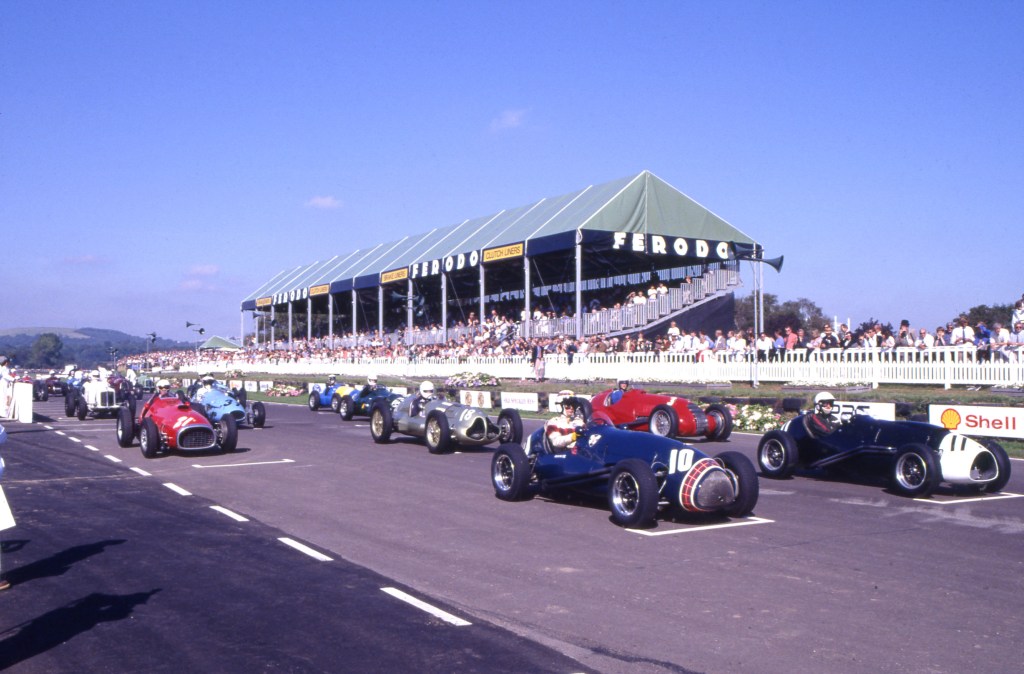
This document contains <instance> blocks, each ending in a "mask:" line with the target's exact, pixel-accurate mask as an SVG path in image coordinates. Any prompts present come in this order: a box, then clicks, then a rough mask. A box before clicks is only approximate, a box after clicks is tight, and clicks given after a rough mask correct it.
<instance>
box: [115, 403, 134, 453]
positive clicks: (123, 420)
mask: <svg viewBox="0 0 1024 674" xmlns="http://www.w3.org/2000/svg"><path fill="white" fill-rule="evenodd" d="M134 441H135V415H133V414H132V411H131V410H130V409H128V407H127V406H126V405H122V406H121V407H120V408H119V409H118V410H117V444H118V446H119V447H131V446H132V443H133V442H134Z"/></svg>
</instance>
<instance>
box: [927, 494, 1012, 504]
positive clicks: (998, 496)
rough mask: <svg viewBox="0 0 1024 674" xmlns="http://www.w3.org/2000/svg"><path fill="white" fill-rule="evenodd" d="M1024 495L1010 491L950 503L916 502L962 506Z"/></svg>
mask: <svg viewBox="0 0 1024 674" xmlns="http://www.w3.org/2000/svg"><path fill="white" fill-rule="evenodd" d="M1022 496H1024V494H1014V493H1012V492H1008V491H1001V492H999V493H998V494H991V495H989V496H975V497H974V498H950V499H949V500H948V501H939V500H936V499H934V498H915V499H914V500H915V501H918V502H919V503H929V504H931V505H960V504H961V503H981V502H982V501H1001V500H1003V499H1008V498H1020V497H1022Z"/></svg>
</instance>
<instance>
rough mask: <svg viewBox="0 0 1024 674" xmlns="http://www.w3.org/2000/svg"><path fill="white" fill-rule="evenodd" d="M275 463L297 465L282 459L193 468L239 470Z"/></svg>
mask: <svg viewBox="0 0 1024 674" xmlns="http://www.w3.org/2000/svg"><path fill="white" fill-rule="evenodd" d="M274 463H295V459H280V460H278V461H253V462H250V463H216V464H214V465H212V466H204V465H201V464H198V463H193V464H192V467H193V468H238V467H239V466H267V465H270V464H274Z"/></svg>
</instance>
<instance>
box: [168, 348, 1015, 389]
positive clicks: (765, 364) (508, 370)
mask: <svg viewBox="0 0 1024 674" xmlns="http://www.w3.org/2000/svg"><path fill="white" fill-rule="evenodd" d="M545 364H546V373H545V374H546V377H547V378H549V379H556V380H570V381H604V382H610V381H614V380H615V379H616V378H617V377H620V376H625V377H628V378H629V379H631V380H633V381H657V382H666V383H686V382H709V381H735V382H751V381H754V380H757V381H760V382H776V383H786V382H794V381H799V382H815V383H822V384H825V383H835V384H839V383H864V384H870V385H871V386H873V387H877V386H878V385H880V384H925V385H932V386H943V387H945V388H950V387H952V386H956V385H962V386H1013V385H1015V384H1020V383H1022V382H1024V362H1019V361H1004V360H1002V359H998V360H996V361H981V360H979V358H978V356H977V354H976V353H975V351H974V349H973V347H967V348H964V347H940V348H935V349H930V350H927V351H925V352H920V351H917V350H915V349H905V350H900V349H896V350H893V351H891V352H884V351H881V350H877V349H849V350H846V351H841V350H838V349H835V350H831V351H828V352H825V353H818V354H814V353H812V354H807V353H806V352H802V353H801V352H799V351H797V352H795V353H787V354H785V357H783V358H778V359H771V358H768V359H766V360H763V361H762V360H758V359H757V358H755V357H754V354H752V353H741V354H729V353H725V352H721V353H713V352H703V355H700V354H682V353H660V354H659V353H653V352H651V353H632V354H627V353H605V354H576V356H575V358H574V359H573V363H572V365H570V364H569V363H568V360H567V357H566V356H565V355H564V354H550V355H548V356H546V357H545ZM191 366H194V367H195V368H196V369H199V370H203V371H207V370H210V371H214V372H227V371H235V370H241V371H242V372H265V373H269V374H271V375H317V376H321V375H322V376H326V375H328V374H337V375H341V376H343V377H365V376H366V375H368V374H377V375H380V376H388V375H390V376H400V377H411V378H417V379H420V378H422V379H444V378H447V377H449V376H451V375H453V374H457V373H460V372H467V371H470V372H485V373H487V374H490V375H493V376H495V377H499V378H502V379H523V380H526V379H532V378H533V366H532V365H531V364H530V362H529V359H528V358H527V357H525V356H500V357H497V356H495V357H484V356H467V357H464V358H421V359H414V360H410V359H409V358H405V357H400V358H363V359H355V360H346V361H339V360H333V359H327V358H299V359H298V360H296V361H294V362H277V363H271V362H269V361H268V362H256V363H250V362H248V361H246V360H237V361H209V362H197V363H190V364H188V365H184V366H182V369H186V368H190V367H191Z"/></svg>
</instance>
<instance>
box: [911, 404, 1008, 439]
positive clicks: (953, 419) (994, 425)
mask: <svg viewBox="0 0 1024 674" xmlns="http://www.w3.org/2000/svg"><path fill="white" fill-rule="evenodd" d="M928 421H929V422H930V423H932V424H935V425H936V426H942V427H943V428H945V429H946V430H949V431H955V432H957V433H963V434H964V435H981V436H988V437H996V438H1024V408H1021V407H988V406H981V405H929V406H928Z"/></svg>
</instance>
